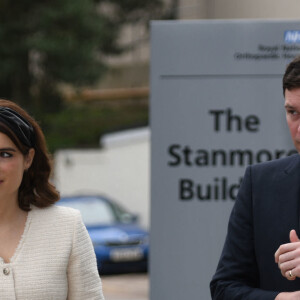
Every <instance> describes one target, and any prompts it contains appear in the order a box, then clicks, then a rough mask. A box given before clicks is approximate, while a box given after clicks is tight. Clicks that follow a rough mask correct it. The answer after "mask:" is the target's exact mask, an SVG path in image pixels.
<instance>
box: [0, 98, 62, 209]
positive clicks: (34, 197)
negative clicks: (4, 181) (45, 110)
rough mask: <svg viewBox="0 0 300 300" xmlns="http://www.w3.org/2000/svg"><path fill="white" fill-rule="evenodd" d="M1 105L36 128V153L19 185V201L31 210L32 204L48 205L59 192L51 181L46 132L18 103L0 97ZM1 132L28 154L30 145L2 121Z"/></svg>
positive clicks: (56, 199) (57, 197) (38, 205)
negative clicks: (23, 141) (44, 132)
mask: <svg viewBox="0 0 300 300" xmlns="http://www.w3.org/2000/svg"><path fill="white" fill-rule="evenodd" d="M0 107H7V108H10V109H12V110H14V111H16V112H17V113H18V114H19V115H21V116H22V117H23V118H24V119H25V120H26V121H27V122H28V123H30V124H31V126H32V127H33V129H34V138H35V142H34V146H33V147H32V148H34V150H35V155H34V158H33V161H32V164H31V166H30V168H29V169H28V170H26V171H24V174H23V179H22V182H21V185H20V187H19V195H18V203H19V207H20V208H21V209H22V210H24V211H29V210H30V204H33V205H35V206H37V207H41V208H43V207H47V206H50V205H51V204H53V203H55V202H56V201H58V200H59V193H58V192H57V190H56V189H55V187H54V185H53V184H51V182H50V181H49V178H50V174H51V170H52V168H51V163H50V155H49V153H48V150H47V146H46V141H45V137H44V134H43V132H42V130H41V128H40V126H39V125H38V123H37V122H36V121H35V120H34V119H33V118H32V117H31V116H30V115H29V114H28V113H27V112H26V111H25V110H24V109H22V108H21V107H20V106H18V105H17V104H16V103H14V102H11V101H8V100H4V99H0ZM0 132H2V133H4V134H6V135H7V136H8V137H9V138H10V139H11V140H12V141H13V143H14V144H15V145H16V146H17V148H18V149H19V150H20V151H21V153H22V154H23V155H24V156H26V155H27V154H28V152H29V150H30V147H29V146H26V145H25V144H23V143H22V142H21V141H20V139H19V138H18V137H17V135H16V134H15V132H14V131H13V130H12V129H11V128H10V127H8V126H7V125H6V124H5V123H4V122H1V121H0Z"/></svg>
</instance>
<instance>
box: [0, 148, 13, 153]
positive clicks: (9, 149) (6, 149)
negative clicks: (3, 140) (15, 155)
mask: <svg viewBox="0 0 300 300" xmlns="http://www.w3.org/2000/svg"><path fill="white" fill-rule="evenodd" d="M0 151H13V152H17V150H16V149H14V148H9V147H8V148H0Z"/></svg>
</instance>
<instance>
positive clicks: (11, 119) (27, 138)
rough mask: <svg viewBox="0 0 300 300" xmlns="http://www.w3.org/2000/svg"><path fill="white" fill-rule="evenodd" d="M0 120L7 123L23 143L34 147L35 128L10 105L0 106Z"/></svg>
mask: <svg viewBox="0 0 300 300" xmlns="http://www.w3.org/2000/svg"><path fill="white" fill-rule="evenodd" d="M0 122H3V123H4V124H5V125H7V126H8V127H9V128H10V129H11V130H12V131H13V132H14V133H15V135H16V136H17V137H18V139H19V140H20V141H21V142H22V144H24V145H26V146H28V147H30V148H33V147H34V143H35V138H34V129H33V127H32V125H31V124H30V123H29V122H28V121H27V120H26V119H24V118H23V117H22V116H21V115H20V114H18V113H17V112H16V111H14V110H13V109H11V108H8V107H0Z"/></svg>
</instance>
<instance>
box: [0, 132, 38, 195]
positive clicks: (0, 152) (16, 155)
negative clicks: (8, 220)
mask: <svg viewBox="0 0 300 300" xmlns="http://www.w3.org/2000/svg"><path fill="white" fill-rule="evenodd" d="M33 157H34V149H30V150H29V153H28V154H27V155H26V156H24V155H23V154H22V153H21V152H20V150H19V149H18V148H17V147H16V145H15V144H14V143H13V141H12V140H11V139H10V138H9V137H8V136H7V135H6V134H4V133H2V132H0V199H1V198H2V197H6V198H10V199H11V197H14V198H15V199H17V196H18V189H19V187H20V184H21V182H22V178H23V173H24V171H25V170H26V169H28V168H29V167H30V165H31V163H32V160H33Z"/></svg>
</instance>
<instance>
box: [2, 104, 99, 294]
mask: <svg viewBox="0 0 300 300" xmlns="http://www.w3.org/2000/svg"><path fill="white" fill-rule="evenodd" d="M50 172H51V167H50V162H49V157H48V154H47V149H46V144H45V139H44V135H43V133H42V131H41V129H40V127H39V125H38V124H37V123H36V122H35V121H34V120H33V118H31V117H30V116H29V115H28V114H27V113H26V112H25V111H24V110H23V109H22V108H20V107H19V106H17V105H16V104H15V103H13V102H10V101H7V100H0V267H1V269H0V277H1V278H0V295H1V296H0V298H1V299H3V300H6V299H7V300H13V299H18V300H35V299H36V300H48V299H49V300H50V299H55V300H65V299H68V300H75V299H78V300H85V299H86V300H87V299H94V300H102V299H104V297H103V294H102V288H101V281H100V278H99V274H98V271H97V265H96V258H95V253H94V250H93V246H92V243H91V240H90V238H89V235H88V233H87V231H86V228H85V227H84V225H83V223H82V220H81V216H80V213H79V212H78V211H77V210H74V209H71V208H66V207H58V206H55V205H53V204H54V203H55V202H56V201H57V200H58V199H59V194H58V192H57V191H56V190H55V188H54V186H53V185H52V184H51V183H50V182H49V176H50Z"/></svg>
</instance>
